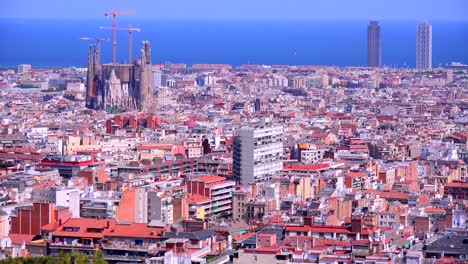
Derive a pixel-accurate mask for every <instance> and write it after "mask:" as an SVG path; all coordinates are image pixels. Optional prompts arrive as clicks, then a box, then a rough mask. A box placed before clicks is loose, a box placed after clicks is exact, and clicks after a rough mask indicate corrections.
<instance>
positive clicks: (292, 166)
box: [283, 164, 330, 172]
mask: <svg viewBox="0 0 468 264" xmlns="http://www.w3.org/2000/svg"><path fill="white" fill-rule="evenodd" d="M328 168H330V166H329V165H327V164H314V165H300V164H290V165H285V166H284V167H283V169H284V170H285V171H307V172H313V171H322V170H326V169H328Z"/></svg>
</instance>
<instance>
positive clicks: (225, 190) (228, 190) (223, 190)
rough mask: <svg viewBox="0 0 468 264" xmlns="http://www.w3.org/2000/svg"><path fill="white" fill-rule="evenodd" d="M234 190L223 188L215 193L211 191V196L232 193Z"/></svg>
mask: <svg viewBox="0 0 468 264" xmlns="http://www.w3.org/2000/svg"><path fill="white" fill-rule="evenodd" d="M233 190H234V189H233V188H225V189H221V190H217V191H212V192H211V196H214V195H218V194H223V193H229V192H232V191H233Z"/></svg>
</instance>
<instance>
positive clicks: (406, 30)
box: [0, 17, 468, 67]
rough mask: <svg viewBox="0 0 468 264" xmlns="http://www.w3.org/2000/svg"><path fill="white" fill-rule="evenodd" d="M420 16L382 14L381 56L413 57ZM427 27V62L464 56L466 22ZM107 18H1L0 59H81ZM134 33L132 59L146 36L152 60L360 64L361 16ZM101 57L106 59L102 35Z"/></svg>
mask: <svg viewBox="0 0 468 264" xmlns="http://www.w3.org/2000/svg"><path fill="white" fill-rule="evenodd" d="M419 22H421V21H415V20H414V21H409V20H405V21H402V20H381V21H380V23H381V27H382V63H383V64H384V65H388V66H391V67H413V66H414V64H415V49H416V26H417V24H418V23H419ZM429 22H430V23H431V24H432V26H433V64H434V66H437V65H442V66H445V65H446V64H447V63H450V62H453V61H457V62H462V63H468V49H467V48H466V43H468V21H449V20H445V21H442V20H437V21H429ZM110 23H111V21H110V20H106V19H95V20H93V19H92V20H89V19H88V20H61V19H57V20H53V19H18V18H1V19H0V30H1V32H2V35H3V36H4V38H3V39H2V41H0V66H3V67H4V66H15V65H17V64H21V63H29V64H32V65H33V66H34V67H65V66H86V60H87V49H88V45H89V44H91V43H92V42H87V41H83V40H80V39H79V38H80V37H82V36H104V37H107V38H109V39H110V38H111V31H106V30H100V29H98V28H99V26H109V25H110ZM130 23H131V24H132V25H134V26H136V27H140V28H141V32H140V33H134V42H133V43H134V44H133V47H134V51H133V52H134V58H136V57H139V50H140V48H141V41H142V40H149V41H150V42H151V45H152V50H153V58H152V59H153V63H162V62H165V61H172V62H182V63H187V64H193V63H228V64H232V65H242V64H248V63H250V64H290V65H303V64H308V65H338V66H364V65H365V63H366V30H367V23H368V20H338V21H330V20H286V21H278V20H260V21H258V20H257V21H254V20H241V21H237V20H195V21H189V20H139V19H130V18H128V17H127V18H122V19H120V20H118V24H119V25H120V26H121V27H126V26H128V24H130ZM127 47H128V33H127V32H126V31H119V32H118V55H119V60H120V61H125V60H126V59H127V54H128V49H127ZM102 48H103V62H110V60H111V52H112V51H111V42H110V41H109V42H105V43H103V45H102Z"/></svg>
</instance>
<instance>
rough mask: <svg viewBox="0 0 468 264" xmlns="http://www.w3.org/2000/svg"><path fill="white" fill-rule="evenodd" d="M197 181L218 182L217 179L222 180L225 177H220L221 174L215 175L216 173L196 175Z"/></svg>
mask: <svg viewBox="0 0 468 264" xmlns="http://www.w3.org/2000/svg"><path fill="white" fill-rule="evenodd" d="M197 178H198V180H199V181H202V182H205V183H213V182H218V181H224V180H225V179H226V178H224V177H221V176H216V175H210V176H199V177H197Z"/></svg>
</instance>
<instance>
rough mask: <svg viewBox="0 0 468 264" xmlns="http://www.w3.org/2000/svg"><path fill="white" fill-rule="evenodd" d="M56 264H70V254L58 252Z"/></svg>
mask: <svg viewBox="0 0 468 264" xmlns="http://www.w3.org/2000/svg"><path fill="white" fill-rule="evenodd" d="M57 263H58V264H71V263H72V261H71V255H70V253H66V252H64V251H60V252H59V254H58V259H57Z"/></svg>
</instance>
